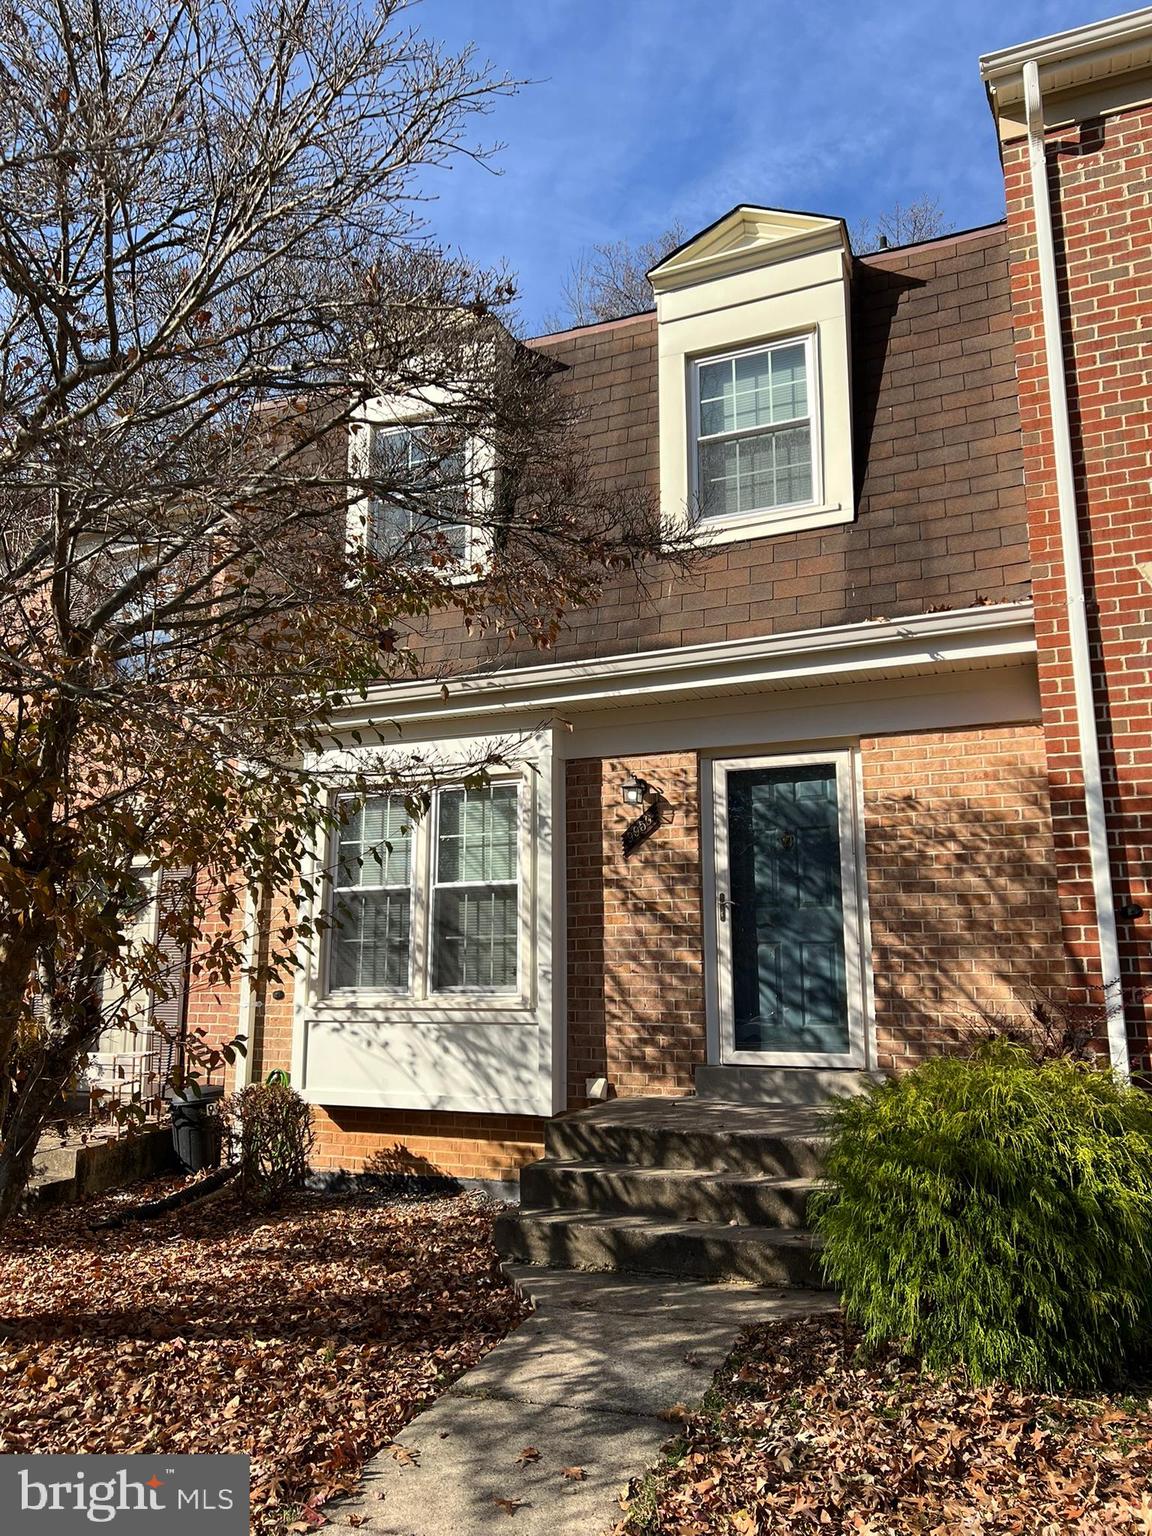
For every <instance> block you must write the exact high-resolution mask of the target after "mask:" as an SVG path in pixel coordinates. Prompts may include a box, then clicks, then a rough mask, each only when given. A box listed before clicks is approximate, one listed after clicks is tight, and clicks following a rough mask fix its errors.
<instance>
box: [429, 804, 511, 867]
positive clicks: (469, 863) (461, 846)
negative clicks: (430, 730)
mask: <svg viewBox="0 0 1152 1536" xmlns="http://www.w3.org/2000/svg"><path fill="white" fill-rule="evenodd" d="M516 842H517V786H516V785H515V784H490V785H488V786H487V787H486V788H484V789H446V790H441V792H440V824H439V837H438V840H437V848H436V878H437V881H438V882H439V883H440V884H449V883H456V882H466V881H467V882H471V881H477V882H486V881H491V880H515V878H516Z"/></svg>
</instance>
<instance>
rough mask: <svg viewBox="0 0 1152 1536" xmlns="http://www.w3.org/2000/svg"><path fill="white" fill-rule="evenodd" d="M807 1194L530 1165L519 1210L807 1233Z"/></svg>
mask: <svg viewBox="0 0 1152 1536" xmlns="http://www.w3.org/2000/svg"><path fill="white" fill-rule="evenodd" d="M808 1194H809V1191H808V1190H806V1189H762V1188H758V1187H757V1186H756V1185H754V1184H728V1185H723V1186H718V1185H716V1184H714V1183H710V1182H709V1181H708V1178H707V1175H701V1176H700V1177H699V1178H688V1179H685V1178H668V1179H661V1178H660V1177H659V1176H658V1175H651V1174H649V1175H647V1176H645V1175H637V1174H631V1173H629V1172H627V1171H625V1170H618V1169H612V1170H608V1169H591V1168H589V1169H568V1168H550V1167H549V1166H548V1165H547V1164H546V1163H544V1164H542V1163H532V1164H529V1165H528V1167H526V1168H524V1169H523V1170H522V1171H521V1174H520V1206H521V1209H522V1210H524V1211H525V1212H528V1211H611V1212H615V1213H618V1214H621V1215H628V1214H632V1215H642V1216H659V1217H664V1218H669V1219H671V1220H673V1221H708V1222H718V1223H721V1224H723V1223H726V1222H729V1221H736V1222H739V1223H740V1225H741V1226H750V1227H781V1228H784V1229H786V1230H790V1231H800V1230H802V1229H803V1228H804V1225H805V1218H806V1213H807V1207H808Z"/></svg>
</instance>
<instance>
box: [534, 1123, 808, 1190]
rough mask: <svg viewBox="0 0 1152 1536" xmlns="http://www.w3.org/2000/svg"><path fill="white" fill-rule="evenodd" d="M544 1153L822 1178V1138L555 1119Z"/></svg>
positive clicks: (566, 1158)
mask: <svg viewBox="0 0 1152 1536" xmlns="http://www.w3.org/2000/svg"><path fill="white" fill-rule="evenodd" d="M544 1147H545V1152H546V1155H547V1156H548V1157H550V1158H552V1159H554V1160H556V1161H558V1162H571V1163H631V1164H633V1165H634V1166H635V1167H637V1168H676V1169H695V1170H697V1171H698V1172H704V1173H752V1174H757V1173H759V1174H769V1175H776V1176H778V1177H782V1178H795V1177H800V1178H819V1176H820V1174H821V1172H822V1164H823V1156H824V1149H823V1145H822V1143H821V1142H819V1141H805V1140H801V1139H799V1138H797V1139H789V1140H786V1141H785V1140H776V1139H774V1138H771V1137H764V1136H757V1135H751V1134H749V1135H741V1134H739V1133H738V1132H733V1133H732V1134H730V1135H711V1134H706V1133H701V1132H696V1133H693V1132H691V1131H662V1130H645V1129H641V1128H640V1127H634V1126H588V1125H583V1124H581V1123H580V1122H579V1121H564V1120H552V1121H549V1123H548V1124H547V1125H546V1126H545V1127H544Z"/></svg>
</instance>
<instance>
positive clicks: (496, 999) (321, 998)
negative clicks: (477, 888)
mask: <svg viewBox="0 0 1152 1536" xmlns="http://www.w3.org/2000/svg"><path fill="white" fill-rule="evenodd" d="M489 782H490V783H492V784H508V783H514V784H515V785H516V786H517V790H518V793H517V797H516V828H517V844H516V868H517V884H518V887H519V899H518V902H517V917H518V922H519V931H518V935H517V944H516V970H517V978H516V986H515V988H514V989H510V990H506V989H498V988H495V987H459V988H451V989H445V990H442V991H434V990H433V987H432V943H433V936H432V904H433V896H434V889H433V884H432V881H433V872H434V868H435V859H436V834H437V829H438V826H439V816H440V797H439V793H438V791H439V790H440V789H455V788H459V787H460V785H459V784H457V783H453V782H452V781H451V779H445V781H444V783H442V784H440V785H438V786H437V791H436V792H434V799H433V803H432V806H431V807H430V809H429V810H428V812H427V813H426V814H425V815H424V816H422V817H421V818H420V819H419V820H418V821H415V822H413V823H412V833H411V836H412V857H411V880H412V885H411V891H412V916H411V923H410V939H409V947H408V986H407V988H406V989H401V988H398V987H333V986H332V947H333V943H334V940H335V927H334V925H333V926H332V927H330V928H329V929H328V931H327V932H326V933H325V936H324V942H323V944H322V946H321V955H320V965H319V973H318V978H317V979H318V986H317V988H316V998H315V1005H316V1007H317V1009H318V1010H320V1011H322V1012H325V1013H332V1014H336V1013H340V1012H342V1011H345V1010H347V1011H352V1012H356V1013H360V1012H363V1010H364V1009H365V1008H368V1009H371V1010H373V1011H375V1012H379V1013H381V1014H386V1015H387V1017H388V1018H389V1019H390V1020H394V1021H398V1022H411V1023H422V1022H429V1021H431V1020H434V1019H444V1020H447V1021H449V1022H456V1021H459V1020H461V1019H467V1020H477V1019H482V1018H497V1017H499V1018H508V1017H510V1016H516V1015H519V1016H525V1015H527V1014H529V1013H531V1012H532V1011H533V1010H534V1008H535V1006H536V988H535V976H534V973H533V967H532V966H531V965H529V964H528V963H527V957H528V956H530V955H531V954H532V953H533V946H534V943H535V932H534V928H535V920H534V918H535V914H534V908H535V902H534V888H533V886H534V882H533V878H532V873H533V852H534V850H533V847H532V835H531V832H532V825H533V821H534V818H535V816H536V814H537V809H536V804H535V798H536V797H535V785H534V775H533V774H532V773H531V772H523V771H518V770H516V769H509V770H494V771H492V772H490V773H489ZM338 845H339V832H338V831H337V830H335V829H333V830H332V831H331V832H330V833H329V835H328V837H327V839H326V843H325V848H324V858H323V861H322V867H323V869H324V870H325V871H326V878H325V880H324V882H323V885H324V890H323V893H322V895H321V898H320V900H319V901H318V903H317V905H318V906H319V907H320V908H321V910H322V911H323V912H324V914H325V916H326V918H327V919H328V920H329V922H331V920H332V915H333V911H334V904H335V895H336V892H335V885H334V880H335V871H336V864H337V859H338V851H339V849H338Z"/></svg>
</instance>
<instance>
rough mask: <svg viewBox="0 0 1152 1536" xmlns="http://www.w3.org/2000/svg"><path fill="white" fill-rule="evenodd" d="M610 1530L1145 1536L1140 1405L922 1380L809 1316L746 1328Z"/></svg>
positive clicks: (1143, 1404)
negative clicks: (664, 1462)
mask: <svg viewBox="0 0 1152 1536" xmlns="http://www.w3.org/2000/svg"><path fill="white" fill-rule="evenodd" d="M666 1451H667V1454H668V1455H669V1457H670V1458H671V1461H670V1464H669V1465H668V1466H667V1467H665V1468H664V1469H663V1470H661V1471H660V1472H658V1473H656V1474H654V1475H653V1476H652V1477H650V1478H648V1479H647V1480H645V1482H644V1483H643V1484H642V1485H641V1486H640V1487H639V1489H638V1490H637V1492H636V1494H635V1496H634V1498H633V1499H632V1502H631V1506H630V1511H629V1514H628V1517H627V1518H626V1519H625V1521H624V1522H623V1524H622V1525H621V1526H620V1527H619V1536H769V1533H772V1536H775V1533H777V1532H780V1533H785V1532H786V1533H788V1536H809V1533H811V1536H817V1533H818V1536H841V1533H843V1536H913V1533H915V1536H991V1533H995V1536H1009V1533H1011V1536H1041V1533H1043V1536H1152V1401H1150V1399H1149V1396H1148V1389H1147V1387H1145V1388H1144V1389H1143V1391H1142V1392H1141V1393H1140V1394H1139V1395H1137V1396H1135V1397H1121V1396H1119V1395H1117V1396H1112V1397H1101V1398H1097V1399H1095V1400H1092V1401H1086V1400H1082V1399H1079V1400H1078V1399H1074V1398H1059V1397H1052V1396H1046V1395H1044V1394H1040V1393H1026V1392H1018V1391H1014V1390H1012V1389H1011V1388H1006V1387H1001V1388H995V1389H992V1388H989V1389H973V1388H970V1387H966V1386H964V1385H962V1384H959V1383H954V1382H953V1383H949V1382H943V1381H940V1380H936V1379H933V1378H931V1377H929V1376H927V1375H924V1374H923V1373H921V1371H920V1370H919V1369H918V1368H917V1367H916V1366H915V1365H913V1364H912V1363H911V1362H909V1361H908V1360H906V1359H902V1358H901V1357H900V1356H899V1355H898V1354H897V1353H895V1352H889V1353H887V1354H883V1355H880V1356H873V1357H871V1358H865V1357H864V1356H863V1355H862V1353H861V1351H860V1348H859V1337H858V1335H856V1334H855V1333H853V1332H852V1331H851V1330H846V1329H845V1327H844V1325H843V1323H842V1322H841V1320H840V1318H839V1317H838V1316H837V1315H836V1314H835V1313H831V1314H828V1315H826V1316H819V1317H812V1318H805V1319H802V1320H799V1321H787V1322H778V1323H770V1324H766V1325H764V1326H763V1327H760V1328H757V1329H755V1330H753V1331H752V1332H751V1333H750V1334H749V1335H748V1337H747V1338H746V1340H745V1341H743V1342H742V1343H741V1345H740V1346H739V1347H738V1348H737V1350H736V1351H735V1352H734V1354H733V1355H732V1356H731V1357H730V1359H729V1360H728V1361H727V1362H726V1364H725V1366H724V1367H722V1368H721V1370H720V1372H719V1373H718V1375H717V1377H716V1381H715V1384H714V1387H713V1389H712V1392H711V1393H710V1394H709V1396H708V1398H706V1400H705V1403H704V1407H703V1409H702V1411H701V1412H700V1413H698V1414H693V1415H690V1416H689V1417H688V1418H687V1420H686V1422H685V1425H684V1428H683V1431H682V1433H681V1434H680V1436H678V1437H677V1440H676V1441H673V1442H671V1443H670V1444H669V1446H668V1447H667V1448H666Z"/></svg>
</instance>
